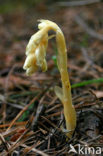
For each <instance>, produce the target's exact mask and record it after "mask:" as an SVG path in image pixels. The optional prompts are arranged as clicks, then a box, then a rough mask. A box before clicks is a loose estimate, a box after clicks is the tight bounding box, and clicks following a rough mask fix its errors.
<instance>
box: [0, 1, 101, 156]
mask: <svg viewBox="0 0 103 156" xmlns="http://www.w3.org/2000/svg"><path fill="white" fill-rule="evenodd" d="M44 6H45V8H48V7H49V6H47V5H46V4H45V5H44ZM102 7H103V4H102V3H98V4H92V5H90V6H81V7H78V6H77V7H76V8H75V7H70V8H69V7H66V8H64V7H63V8H62V9H61V8H60V6H59V7H58V9H57V8H55V9H53V8H52V7H51V11H52V15H51V11H49V10H48V9H45V13H44V15H43V9H42V8H41V7H40V6H39V5H38V6H37V7H36V9H37V10H39V14H37V12H36V10H35V11H34V10H33V8H32V9H31V11H30V14H28V13H27V11H20V12H18V13H14V14H12V13H10V14H8V15H7V13H6V14H1V15H0V36H1V38H0V41H1V45H0V156H6V155H11V154H12V155H20V156H25V155H28V156H29V155H43V156H47V155H54V156H57V155H58V156H63V155H70V156H71V155H75V154H73V153H69V150H70V144H72V145H73V146H74V147H76V146H77V144H81V145H85V144H87V145H88V146H89V147H91V146H95V145H96V146H102V147H103V125H102V123H103V92H102V90H103V79H102V77H103V63H102V60H103V59H102V58H103V53H102V51H103V44H102V42H103V41H102V38H99V36H98V35H97V34H101V36H102V33H103V30H102V26H103V22H102V14H103V10H102ZM91 10H92V11H91ZM97 12H99V13H98V14H97ZM61 14H62V17H61ZM31 15H32V16H31ZM25 17H26V18H25ZM40 18H49V19H51V20H54V21H55V22H56V23H58V24H59V25H60V26H61V28H62V29H63V32H64V35H65V37H66V42H67V50H68V72H69V73H70V81H71V84H72V97H73V104H74V106H75V109H76V112H77V127H76V130H75V132H74V135H73V137H72V138H71V139H70V140H68V139H67V137H66V132H65V131H64V128H65V121H64V116H63V107H62V104H61V102H60V101H59V100H58V99H57V97H56V96H55V94H54V90H53V88H54V86H55V85H57V84H58V85H59V86H60V85H61V84H60V76H59V73H58V69H57V67H56V57H55V53H54V51H55V42H54V40H52V42H51V43H49V48H48V53H47V59H48V71H47V72H46V73H41V72H38V73H35V74H34V75H33V76H32V77H27V76H26V75H25V72H24V71H23V69H22V66H23V63H24V60H25V58H24V57H25V55H24V53H25V47H26V44H27V42H28V40H29V38H30V36H31V35H32V34H33V33H34V32H36V31H37V27H35V23H36V22H37V19H40ZM28 19H29V22H28ZM96 35H97V36H96ZM52 56H54V57H52ZM51 58H55V60H53V59H52V60H51ZM98 82H99V83H98ZM91 155H92V154H91Z"/></svg>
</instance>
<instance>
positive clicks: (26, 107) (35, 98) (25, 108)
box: [6, 94, 40, 131]
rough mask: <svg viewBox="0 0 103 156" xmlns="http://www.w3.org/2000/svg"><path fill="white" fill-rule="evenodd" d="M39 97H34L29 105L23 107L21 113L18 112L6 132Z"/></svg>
mask: <svg viewBox="0 0 103 156" xmlns="http://www.w3.org/2000/svg"><path fill="white" fill-rule="evenodd" d="M39 96H40V94H39V95H38V96H36V97H34V98H33V99H32V100H31V101H30V103H29V104H28V105H26V106H25V107H24V109H23V110H21V111H20V112H19V114H18V115H17V116H16V117H15V118H14V120H13V121H12V122H11V124H10V126H9V127H8V129H7V130H6V131H8V130H9V129H10V128H11V127H12V126H13V125H14V123H15V121H16V120H17V119H18V118H19V117H20V116H21V115H22V114H23V113H24V112H25V111H26V110H27V109H28V107H29V106H30V105H31V104H32V103H33V102H34V101H35V100H37V99H38V97H39Z"/></svg>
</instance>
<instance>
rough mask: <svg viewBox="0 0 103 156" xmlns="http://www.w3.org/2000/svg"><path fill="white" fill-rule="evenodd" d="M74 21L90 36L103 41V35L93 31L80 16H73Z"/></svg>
mask: <svg viewBox="0 0 103 156" xmlns="http://www.w3.org/2000/svg"><path fill="white" fill-rule="evenodd" d="M75 21H76V22H77V24H78V25H80V26H81V27H82V28H83V29H84V30H85V31H86V32H87V33H88V34H89V35H90V36H92V37H94V38H96V39H99V40H102V41H103V35H101V34H99V33H97V32H95V31H94V30H93V29H92V28H90V27H89V26H88V25H87V24H86V23H85V21H84V20H83V19H82V18H81V17H80V16H78V15H77V16H75Z"/></svg>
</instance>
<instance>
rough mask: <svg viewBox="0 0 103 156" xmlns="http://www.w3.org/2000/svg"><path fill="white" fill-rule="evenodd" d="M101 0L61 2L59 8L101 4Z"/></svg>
mask: <svg viewBox="0 0 103 156" xmlns="http://www.w3.org/2000/svg"><path fill="white" fill-rule="evenodd" d="M99 2H101V1H100V0H81V1H71V2H59V3H57V4H58V5H59V6H62V7H68V6H69V7H73V6H83V5H90V4H94V3H99Z"/></svg>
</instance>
